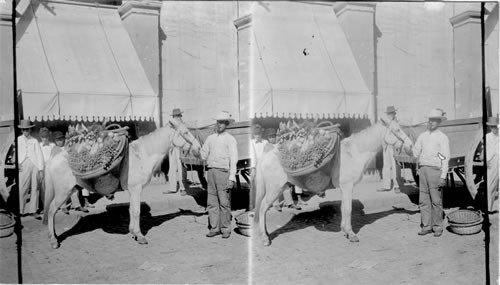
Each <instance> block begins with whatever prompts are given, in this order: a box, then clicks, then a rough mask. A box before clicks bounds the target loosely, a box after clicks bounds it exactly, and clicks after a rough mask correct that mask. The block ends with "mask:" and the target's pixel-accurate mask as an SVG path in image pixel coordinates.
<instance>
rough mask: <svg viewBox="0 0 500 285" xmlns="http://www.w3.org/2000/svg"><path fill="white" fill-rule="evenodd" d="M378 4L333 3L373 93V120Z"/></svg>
mask: <svg viewBox="0 0 500 285" xmlns="http://www.w3.org/2000/svg"><path fill="white" fill-rule="evenodd" d="M376 6H377V4H376V3H368V2H356V3H350V2H344V3H336V4H334V5H333V9H334V11H335V14H336V15H337V18H338V20H339V23H340V25H341V26H342V29H343V30H344V33H345V36H346V38H347V40H348V42H349V44H350V46H351V50H352V52H353V54H354V58H355V59H356V62H357V64H358V67H359V70H360V72H361V75H362V76H363V79H364V80H365V83H366V86H367V87H368V90H370V92H372V94H373V102H372V103H373V110H372V114H370V115H371V118H373V120H376V119H377V112H376V110H377V104H376V102H377V100H376V99H377V62H376V56H377V50H376V41H377V36H378V34H379V32H378V30H377V27H376V26H375V8H376Z"/></svg>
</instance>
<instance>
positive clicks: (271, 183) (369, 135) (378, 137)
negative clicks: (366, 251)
mask: <svg viewBox="0 0 500 285" xmlns="http://www.w3.org/2000/svg"><path fill="white" fill-rule="evenodd" d="M384 137H385V140H386V142H387V143H388V144H391V145H394V146H395V147H396V148H399V149H402V148H403V149H404V150H405V151H407V152H408V151H410V149H411V147H412V145H413V144H412V141H411V140H410V139H409V138H408V136H407V135H406V134H405V133H404V132H403V131H402V130H401V128H400V127H399V125H398V124H388V123H387V122H385V121H384V120H383V119H382V120H381V121H379V122H377V123H376V124H374V125H373V126H371V127H369V128H367V129H365V130H362V131H361V132H359V133H356V134H353V135H352V136H350V137H348V138H345V139H343V140H342V141H341V142H340V143H341V147H340V161H339V160H337V163H333V164H334V165H333V167H332V171H331V175H330V179H331V182H332V183H331V185H334V186H335V187H338V188H340V190H341V191H342V202H341V211H342V221H341V225H340V228H341V229H342V231H344V233H345V235H346V237H347V238H348V239H349V240H350V241H352V242H357V241H359V239H358V237H357V236H356V234H355V233H354V232H353V231H352V227H351V210H352V191H353V188H354V186H355V185H356V184H357V183H358V182H360V181H361V179H362V178H363V173H364V172H365V170H366V168H367V166H368V164H369V162H370V161H371V160H372V159H373V158H374V157H375V155H376V153H377V152H378V151H379V150H380V147H381V146H382V143H383V141H384ZM337 143H338V142H337ZM338 163H340V165H335V164H338ZM336 167H340V170H339V171H335V169H336ZM337 169H338V168H337ZM336 180H337V181H339V183H335V181H336ZM289 181H294V183H296V184H297V182H298V181H295V179H292V178H291V177H289V176H288V175H287V173H286V172H285V170H284V169H283V167H282V165H281V163H280V158H279V150H278V149H277V147H273V148H271V149H267V152H265V153H264V154H263V156H262V157H261V159H260V160H259V162H258V163H257V165H256V177H255V184H256V203H255V218H254V221H255V223H256V224H258V230H259V233H260V236H261V239H262V242H263V244H264V245H265V246H269V245H270V244H271V240H270V239H269V235H268V232H267V228H266V213H267V210H268V209H269V207H271V205H272V204H273V202H274V201H275V200H276V199H277V198H278V197H279V196H280V195H281V193H283V191H284V190H286V189H288V188H289V187H290V186H291V184H290V183H289ZM299 183H300V182H299ZM336 184H340V185H336ZM297 186H299V187H301V188H307V187H305V186H304V185H297ZM306 190H308V189H306ZM325 190H326V189H323V190H320V191H312V190H308V191H310V192H312V193H314V194H322V193H323V192H324V191H325Z"/></svg>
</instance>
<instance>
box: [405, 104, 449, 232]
mask: <svg viewBox="0 0 500 285" xmlns="http://www.w3.org/2000/svg"><path fill="white" fill-rule="evenodd" d="M428 119H429V122H428V123H427V130H426V131H425V132H423V133H422V134H420V136H418V138H417V142H416V143H415V146H414V147H413V156H415V157H416V158H417V159H418V165H419V169H418V174H419V180H420V181H419V187H420V193H419V194H420V198H419V206H420V219H421V223H420V224H421V227H422V228H421V231H420V232H419V233H418V235H421V236H423V235H427V234H430V233H432V232H434V236H435V237H439V236H441V235H442V233H443V200H442V198H443V193H442V189H443V187H444V186H445V185H446V176H447V174H448V161H449V159H450V142H449V139H448V137H447V136H446V135H445V134H444V133H443V132H441V131H440V130H439V129H438V127H439V125H440V124H441V122H442V121H443V120H444V119H445V117H444V112H443V110H441V109H433V110H431V111H430V113H429V117H428Z"/></svg>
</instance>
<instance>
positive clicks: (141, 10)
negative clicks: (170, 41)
mask: <svg viewBox="0 0 500 285" xmlns="http://www.w3.org/2000/svg"><path fill="white" fill-rule="evenodd" d="M160 10H161V2H160V1H136V0H133V1H126V2H125V3H124V4H123V5H122V6H120V8H119V9H118V13H119V14H120V17H121V19H122V22H123V26H124V27H125V29H126V30H127V32H128V34H129V36H130V39H131V40H132V44H133V45H134V47H135V50H136V52H137V55H138V57H139V60H140V61H141V64H142V67H143V68H144V72H145V73H146V76H147V77H148V79H149V82H150V83H151V87H152V88H153V90H154V91H155V93H156V94H157V95H158V104H157V106H158V107H157V108H158V110H157V114H158V115H157V118H155V120H156V122H157V125H158V126H162V125H163V115H162V98H163V95H162V67H161V60H160V59H161V49H162V42H163V32H162V30H161V29H160V26H159V17H160Z"/></svg>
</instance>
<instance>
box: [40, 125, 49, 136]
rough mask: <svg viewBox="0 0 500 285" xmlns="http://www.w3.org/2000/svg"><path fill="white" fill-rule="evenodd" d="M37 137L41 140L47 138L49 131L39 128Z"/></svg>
mask: <svg viewBox="0 0 500 285" xmlns="http://www.w3.org/2000/svg"><path fill="white" fill-rule="evenodd" d="M38 135H39V136H40V137H41V138H49V129H47V128H46V127H43V128H41V129H40V131H39V132H38Z"/></svg>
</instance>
